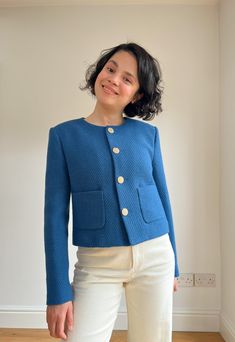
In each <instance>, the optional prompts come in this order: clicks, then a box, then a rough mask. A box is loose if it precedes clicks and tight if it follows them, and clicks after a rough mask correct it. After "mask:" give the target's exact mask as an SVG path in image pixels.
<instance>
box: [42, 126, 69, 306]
mask: <svg viewBox="0 0 235 342" xmlns="http://www.w3.org/2000/svg"><path fill="white" fill-rule="evenodd" d="M69 202H70V182H69V176H68V169H67V164H66V160H65V157H64V153H63V148H62V144H61V141H60V139H59V136H58V134H57V133H56V131H55V128H54V127H52V128H50V130H49V139H48V147H47V158H46V174H45V198H44V249H45V261H46V285H47V305H55V304H62V303H65V302H67V301H70V300H72V299H73V295H72V288H71V284H70V282H69V257H68V221H69Z"/></svg>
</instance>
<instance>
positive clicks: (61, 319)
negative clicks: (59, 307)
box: [55, 315, 67, 340]
mask: <svg viewBox="0 0 235 342" xmlns="http://www.w3.org/2000/svg"><path fill="white" fill-rule="evenodd" d="M64 323H65V316H64V315H63V316H58V318H57V322H56V329H55V335H56V336H55V337H58V338H62V339H65V340H66V339H67V335H66V334H65V324H64Z"/></svg>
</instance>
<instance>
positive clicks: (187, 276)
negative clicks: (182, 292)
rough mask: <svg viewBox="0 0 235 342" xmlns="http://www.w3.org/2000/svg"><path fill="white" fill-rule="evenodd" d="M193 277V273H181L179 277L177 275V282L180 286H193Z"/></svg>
mask: <svg viewBox="0 0 235 342" xmlns="http://www.w3.org/2000/svg"><path fill="white" fill-rule="evenodd" d="M193 278H194V275H193V273H181V274H180V275H179V277H177V283H178V285H179V287H191V286H193V285H194V280H193Z"/></svg>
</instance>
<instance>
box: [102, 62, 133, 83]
mask: <svg viewBox="0 0 235 342" xmlns="http://www.w3.org/2000/svg"><path fill="white" fill-rule="evenodd" d="M108 62H112V63H113V64H114V65H116V67H118V63H117V62H116V61H114V60H113V59H110V60H109V61H108ZM124 72H125V74H127V75H129V76H131V77H133V78H134V79H135V80H136V78H135V76H134V75H132V74H131V73H130V72H129V71H124Z"/></svg>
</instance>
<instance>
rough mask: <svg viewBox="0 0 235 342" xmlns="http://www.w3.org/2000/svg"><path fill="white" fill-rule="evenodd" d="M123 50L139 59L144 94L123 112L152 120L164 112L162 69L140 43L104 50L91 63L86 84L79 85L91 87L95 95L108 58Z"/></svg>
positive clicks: (142, 92) (141, 86) (140, 81)
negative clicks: (97, 79) (96, 82)
mask: <svg viewBox="0 0 235 342" xmlns="http://www.w3.org/2000/svg"><path fill="white" fill-rule="evenodd" d="M120 50H123V51H127V52H129V53H131V54H132V55H134V57H135V58H136V61H137V74H138V81H139V85H140V86H139V90H138V93H139V94H143V96H142V97H141V98H140V99H139V100H137V101H136V102H134V103H131V102H130V103H129V104H128V105H127V106H126V107H125V108H124V110H123V112H124V113H125V114H126V115H127V116H129V117H134V116H138V117H140V118H143V120H152V119H153V118H154V116H155V115H158V113H159V112H162V106H161V96H162V92H163V87H161V86H160V82H161V81H162V80H161V69H160V65H159V62H158V61H157V60H156V59H155V58H154V57H152V56H151V55H150V54H149V53H148V52H147V51H146V50H145V49H144V48H143V47H141V46H140V45H138V44H136V43H134V42H129V43H126V44H120V45H117V46H115V47H112V48H109V49H104V50H102V52H101V54H100V57H99V59H98V60H97V61H96V62H95V63H94V64H91V65H90V66H89V67H88V69H87V71H86V75H85V80H86V84H85V86H84V87H82V86H79V88H80V89H81V90H86V89H89V91H90V93H91V94H92V95H95V91H94V88H95V81H96V78H97V76H98V74H99V73H100V72H101V70H102V69H103V67H104V66H105V64H106V63H107V62H108V60H109V59H110V58H111V57H112V56H113V55H114V54H115V53H116V52H118V51H120Z"/></svg>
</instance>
